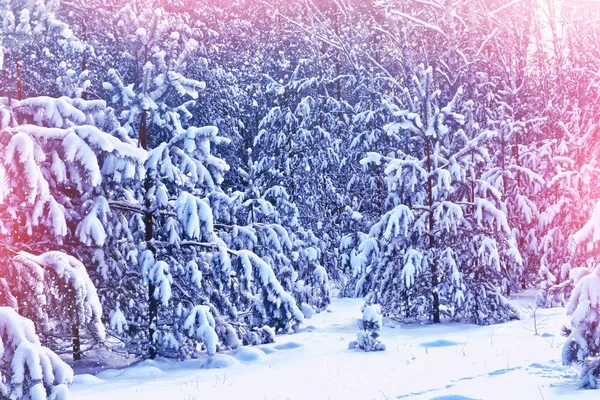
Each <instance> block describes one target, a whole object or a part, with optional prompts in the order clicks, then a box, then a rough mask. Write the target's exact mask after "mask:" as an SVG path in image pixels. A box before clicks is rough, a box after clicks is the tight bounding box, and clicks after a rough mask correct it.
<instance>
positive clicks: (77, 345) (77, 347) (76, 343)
mask: <svg viewBox="0 0 600 400" xmlns="http://www.w3.org/2000/svg"><path fill="white" fill-rule="evenodd" d="M79 360H81V339H80V337H79V327H78V326H77V325H76V324H73V361H79Z"/></svg>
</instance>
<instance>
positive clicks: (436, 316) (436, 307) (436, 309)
mask: <svg viewBox="0 0 600 400" xmlns="http://www.w3.org/2000/svg"><path fill="white" fill-rule="evenodd" d="M425 151H426V152H427V172H428V174H429V176H428V177H427V192H428V193H427V196H428V199H427V200H428V203H429V251H432V252H433V250H434V248H435V237H434V236H433V226H434V219H433V210H432V208H433V182H432V176H431V143H429V138H428V137H425ZM437 274H438V271H437V264H436V260H435V257H432V260H431V288H432V291H433V322H434V323H436V324H438V323H439V322H440V294H439V291H438V276H437Z"/></svg>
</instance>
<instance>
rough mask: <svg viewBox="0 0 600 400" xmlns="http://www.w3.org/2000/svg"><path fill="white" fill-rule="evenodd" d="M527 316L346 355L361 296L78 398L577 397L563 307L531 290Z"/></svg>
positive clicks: (406, 330)
mask: <svg viewBox="0 0 600 400" xmlns="http://www.w3.org/2000/svg"><path fill="white" fill-rule="evenodd" d="M511 301H512V302H513V304H514V305H515V307H517V309H519V311H520V313H521V317H522V319H521V320H518V321H512V322H508V323H505V324H500V325H492V326H476V325H472V324H458V323H442V324H439V325H431V324H418V323H415V324H399V323H396V322H392V321H388V320H385V321H384V328H383V330H382V332H381V339H382V341H383V342H384V343H385V344H386V346H387V350H386V351H383V352H371V353H365V352H363V351H361V350H358V349H353V350H349V349H348V343H349V342H350V341H351V340H354V339H356V332H357V327H356V319H357V318H359V317H360V315H361V313H360V308H361V305H362V300H360V299H334V300H333V302H332V304H331V306H330V307H329V310H328V311H327V312H323V313H321V314H318V315H315V316H314V317H313V318H312V319H310V320H307V321H305V323H304V324H303V327H302V328H301V330H300V332H298V333H295V334H291V335H282V336H278V337H277V338H276V343H273V344H268V345H262V346H255V347H243V348H239V349H237V350H234V351H229V352H224V353H219V354H216V355H215V356H212V357H210V356H205V357H203V358H200V359H197V360H190V361H186V362H174V361H167V360H153V361H150V360H148V361H143V362H141V363H138V364H136V365H134V366H130V367H126V368H112V369H105V370H103V371H101V372H98V373H96V374H95V375H92V374H87V373H77V372H84V370H80V371H78V369H77V368H76V369H75V370H76V373H77V375H76V376H75V381H74V384H73V386H72V388H71V394H72V398H73V399H75V400H92V399H127V400H136V399H140V400H141V399H144V400H150V399H161V400H162V399H168V400H178V399H181V400H204V399H208V400H211V399H244V400H245V399H249V400H252V399H256V400H286V399H310V400H320V399H324V400H325V399H340V400H342V399H343V400H346V399H356V400H367V399H378V400H386V399H406V398H410V399H436V400H471V399H517V400H519V399H523V400H529V399H542V400H549V399H571V398H573V399H575V398H577V399H578V400H588V399H592V398H596V397H598V392H596V391H593V390H591V391H587V390H583V389H579V387H578V371H577V370H576V369H574V368H565V367H563V366H562V365H561V348H562V345H563V343H564V342H565V338H564V337H563V336H561V335H560V332H561V327H562V325H564V324H566V323H567V322H568V319H567V317H566V315H565V309H564V308H554V309H539V310H537V321H538V323H537V328H538V334H535V332H534V322H533V317H532V315H531V309H529V310H528V306H529V305H531V306H534V305H535V304H534V303H535V301H534V292H532V291H528V292H524V293H522V294H519V295H516V296H514V297H513V298H512V299H511Z"/></svg>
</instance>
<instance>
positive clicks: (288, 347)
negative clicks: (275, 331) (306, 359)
mask: <svg viewBox="0 0 600 400" xmlns="http://www.w3.org/2000/svg"><path fill="white" fill-rule="evenodd" d="M302 346H303V345H302V344H300V343H296V342H288V343H282V344H278V345H277V346H275V348H276V349H277V350H291V349H297V348H298V347H302Z"/></svg>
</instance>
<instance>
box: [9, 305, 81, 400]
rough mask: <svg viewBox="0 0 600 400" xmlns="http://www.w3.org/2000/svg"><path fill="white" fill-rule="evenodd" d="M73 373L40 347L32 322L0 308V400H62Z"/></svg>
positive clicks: (66, 392) (67, 390) (14, 312)
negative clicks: (0, 399)
mask: <svg viewBox="0 0 600 400" xmlns="http://www.w3.org/2000/svg"><path fill="white" fill-rule="evenodd" d="M72 382H73V370H72V369H71V367H69V366H68V365H67V364H66V363H65V362H64V361H62V360H61V359H60V358H59V357H58V356H57V355H56V354H54V353H53V352H52V351H51V350H49V349H47V348H46V347H43V346H42V345H41V344H40V340H39V338H38V336H37V335H36V333H35V328H34V325H33V322H31V321H30V320H28V319H27V318H24V317H22V316H20V315H19V314H17V313H16V311H15V310H13V309H12V308H10V307H0V398H2V399H7V398H8V399H11V400H18V399H29V400H46V399H53V400H66V399H68V398H69V389H68V385H70V384H71V383H72Z"/></svg>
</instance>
